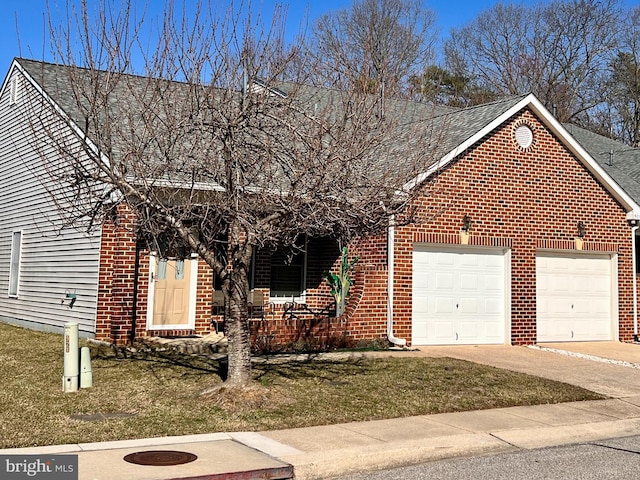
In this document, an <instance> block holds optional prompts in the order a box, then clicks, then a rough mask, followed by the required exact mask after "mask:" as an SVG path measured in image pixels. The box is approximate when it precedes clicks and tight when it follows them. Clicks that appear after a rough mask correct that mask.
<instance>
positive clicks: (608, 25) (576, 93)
mask: <svg viewBox="0 0 640 480" xmlns="http://www.w3.org/2000/svg"><path fill="white" fill-rule="evenodd" d="M620 15H621V10H620V7H619V2H618V1H617V0H604V1H601V0H571V1H568V2H567V1H553V2H551V3H548V4H538V5H536V6H531V7H527V6H524V5H516V4H508V5H504V4H502V3H498V4H496V5H495V6H493V7H492V8H490V9H489V10H487V11H485V12H483V13H481V14H480V15H479V16H478V18H476V19H475V20H474V21H473V22H471V23H470V24H468V25H467V26H465V27H462V28H460V29H458V30H454V31H453V32H452V35H451V38H450V40H449V41H448V42H447V44H446V46H445V55H446V59H447V65H448V67H449V68H450V69H451V70H452V71H453V72H454V73H457V74H461V75H463V76H465V77H469V78H471V79H473V80H474V81H475V82H477V83H478V84H479V85H481V86H483V87H484V88H486V89H488V90H492V91H495V92H496V93H499V94H510V95H514V94H523V93H528V92H533V93H535V94H536V96H538V98H540V100H541V101H542V102H543V103H544V104H545V105H546V106H547V107H548V108H549V109H554V110H555V111H556V112H557V116H558V118H559V119H560V120H561V121H580V122H582V123H588V122H589V118H588V112H589V110H590V109H592V108H593V107H595V106H597V105H599V104H600V103H602V100H603V94H604V91H603V85H604V75H605V73H606V66H607V63H608V62H609V60H610V59H611V56H612V54H613V52H614V51H615V47H616V42H617V38H616V34H617V26H618V19H619V17H620Z"/></svg>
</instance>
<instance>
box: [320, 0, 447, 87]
mask: <svg viewBox="0 0 640 480" xmlns="http://www.w3.org/2000/svg"><path fill="white" fill-rule="evenodd" d="M422 3H423V2H421V1H418V0H355V1H354V3H353V4H352V6H351V7H350V8H349V9H342V10H338V11H335V12H332V13H328V14H325V15H323V16H322V17H320V18H319V19H318V20H317V22H316V24H315V27H314V35H313V45H312V52H313V55H314V56H315V58H316V67H317V68H316V74H317V75H318V76H319V80H320V81H321V82H323V83H325V84H326V83H329V84H334V83H335V84H338V85H342V86H349V87H352V88H353V87H355V88H358V89H359V90H360V91H363V92H367V93H372V92H375V91H377V90H378V89H379V88H380V85H384V87H385V89H386V94H388V95H398V94H399V93H402V92H406V90H407V87H408V78H409V76H410V75H411V74H415V73H416V72H419V71H420V70H422V69H424V68H425V67H426V65H428V63H429V62H431V61H432V60H433V43H434V39H435V36H434V33H435V30H434V22H435V15H434V14H433V12H432V11H430V10H428V9H425V8H424V7H423V5H422ZM318 67H319V68H318Z"/></svg>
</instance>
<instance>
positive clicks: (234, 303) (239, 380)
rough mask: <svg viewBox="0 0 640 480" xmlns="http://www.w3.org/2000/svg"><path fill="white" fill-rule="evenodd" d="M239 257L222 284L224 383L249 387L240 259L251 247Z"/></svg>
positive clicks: (245, 285)
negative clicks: (226, 365)
mask: <svg viewBox="0 0 640 480" xmlns="http://www.w3.org/2000/svg"><path fill="white" fill-rule="evenodd" d="M242 250H244V251H243V252H242V254H241V255H238V258H234V259H233V260H234V266H233V270H232V271H231V272H230V273H229V275H228V276H227V277H226V279H225V281H224V282H223V292H224V296H225V303H226V305H227V306H226V312H225V313H226V319H225V324H226V326H225V330H226V335H227V337H228V342H229V344H228V345H229V346H228V359H229V373H228V376H227V380H226V382H227V383H228V384H233V385H240V386H243V385H248V384H249V383H250V382H251V337H250V331H249V305H248V297H249V275H248V273H249V269H248V263H247V262H244V261H243V260H242V259H243V258H244V257H246V256H247V255H248V258H251V252H250V251H249V253H248V254H247V252H246V250H250V247H248V246H245V248H243V249H242Z"/></svg>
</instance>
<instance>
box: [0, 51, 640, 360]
mask: <svg viewBox="0 0 640 480" xmlns="http://www.w3.org/2000/svg"><path fill="white" fill-rule="evenodd" d="M56 68H58V67H56V66H52V65H46V64H44V66H43V64H40V63H39V62H32V61H26V60H16V61H14V63H13V64H12V66H11V69H10V71H9V73H8V75H7V77H6V78H5V81H4V83H3V85H2V90H0V119H2V120H0V121H2V122H3V126H2V128H1V129H0V182H1V183H0V184H1V185H2V187H3V192H5V194H4V196H3V199H2V200H0V224H2V225H3V227H4V228H3V230H2V231H0V292H2V291H4V292H7V293H6V294H1V293H0V320H3V321H7V322H12V323H18V324H21V325H27V326H32V327H36V328H43V329H50V330H60V329H61V328H62V327H63V325H64V323H65V322H69V321H75V322H78V324H79V326H80V331H81V332H82V333H83V334H84V335H86V336H91V337H95V338H96V339H98V340H104V341H107V342H125V341H128V340H130V339H133V338H143V337H147V336H152V335H166V336H181V335H206V334H208V333H210V332H211V331H213V330H215V329H216V328H218V327H219V325H221V324H222V322H223V321H224V316H223V314H222V311H221V309H220V308H219V307H220V303H219V302H220V297H219V292H217V290H216V285H215V281H214V279H213V275H212V272H211V270H210V269H209V267H208V266H207V265H206V264H205V263H204V262H203V261H202V260H199V259H198V258H197V257H195V256H192V257H188V258H186V259H183V260H180V259H178V260H176V259H163V258H161V256H158V255H156V254H154V253H153V252H150V251H148V250H147V249H146V247H144V245H141V244H140V242H138V241H137V240H136V238H135V236H134V235H133V234H132V233H131V229H127V228H124V227H126V225H122V224H120V225H119V226H115V225H112V224H104V225H102V226H101V228H100V229H99V230H98V231H95V232H92V233H91V234H84V235H83V234H80V233H79V232H68V233H63V234H62V235H53V234H52V232H53V230H52V227H50V226H47V225H48V224H47V222H45V221H44V220H42V219H44V218H46V217H48V216H51V215H54V210H53V206H52V205H51V202H50V200H48V198H49V195H48V192H47V191H46V189H45V188H44V187H43V186H42V185H41V184H40V183H39V182H38V181H37V180H35V179H33V178H32V177H33V172H34V171H35V170H36V169H37V167H36V164H37V158H36V157H37V156H36V154H35V153H34V152H33V146H32V145H33V142H34V139H33V138H31V139H26V140H25V139H24V137H25V132H26V131H27V130H28V128H26V126H25V123H24V122H26V120H25V119H23V118H21V116H20V112H21V110H20V108H19V106H20V95H21V94H22V95H27V94H28V95H33V94H40V95H45V96H49V97H48V98H49V100H50V101H51V103H52V104H53V105H54V106H55V107H56V108H60V109H62V110H65V109H66V108H67V107H66V105H65V98H63V96H58V97H53V96H52V95H50V94H49V93H48V92H47V91H46V89H45V88H44V87H43V86H42V85H40V84H39V83H38V81H36V78H38V76H37V71H40V72H41V71H42V70H43V69H44V70H46V71H47V73H48V74H49V75H54V76H55V71H56ZM20 92H22V93H20ZM432 121H433V123H434V124H435V126H436V127H437V128H439V129H440V130H441V131H446V138H444V139H443V145H442V151H443V152H445V153H444V154H443V156H442V158H440V159H439V161H438V162H437V163H436V164H435V165H434V166H433V168H432V169H431V170H430V171H428V172H425V173H424V174H423V175H421V176H419V177H417V178H415V179H414V180H413V181H412V182H411V183H410V184H409V185H408V187H410V188H418V189H421V191H423V192H424V195H423V196H421V197H420V200H419V201H417V202H416V203H415V205H413V208H412V209H411V212H412V216H411V219H412V221H411V222H409V223H405V222H398V223H396V224H394V223H393V222H390V227H389V230H388V232H387V234H386V235H381V236H378V237H371V238H365V239H361V240H359V241H358V242H355V243H354V244H353V245H351V246H350V252H351V254H353V255H360V257H361V258H360V261H359V262H358V267H357V270H356V272H355V285H354V287H353V289H352V293H351V296H350V299H349V304H348V308H347V312H346V313H345V315H343V316H342V317H341V318H339V319H335V318H332V317H331V315H329V314H327V312H328V309H329V308H330V306H331V302H332V300H331V297H330V296H329V294H328V288H327V286H326V285H325V283H324V282H323V279H322V272H323V271H324V270H327V269H329V268H331V267H332V266H335V263H336V261H337V258H338V255H339V250H338V248H337V245H335V243H334V242H333V241H332V240H331V239H323V238H310V239H307V240H306V244H305V245H304V248H303V253H300V254H298V255H295V256H293V258H291V257H289V258H287V261H285V257H286V255H284V254H283V253H282V252H278V251H276V252H258V253H257V254H256V257H255V262H254V266H253V271H252V276H251V288H252V290H253V293H252V299H251V300H252V304H253V305H254V306H255V309H253V310H252V311H253V313H254V314H253V315H252V316H253V318H252V334H253V341H254V345H255V346H256V348H259V349H271V348H277V346H279V345H284V344H288V343H291V342H301V341H303V342H307V343H310V344H312V345H314V344H316V345H317V344H320V343H322V342H324V343H325V344H327V343H330V342H339V341H342V342H347V343H348V342H353V341H358V340H372V339H385V340H388V341H390V342H391V343H393V344H397V345H434V344H485V343H489V344H504V343H511V344H533V343H536V342H552V341H572V340H574V341H581V340H582V341H585V340H621V341H627V342H629V341H633V340H634V336H635V335H637V314H636V312H637V302H636V295H635V294H634V292H635V290H634V289H635V287H636V277H635V275H634V255H633V254H632V253H633V248H634V245H635V237H634V236H633V235H634V234H635V232H636V225H637V221H638V219H640V207H639V206H638V204H637V203H636V201H635V200H634V198H638V197H637V196H634V195H632V194H630V193H629V192H628V191H627V189H626V188H625V189H623V188H622V187H621V186H620V185H624V182H623V180H624V179H625V178H627V176H625V175H627V174H626V173H621V174H620V175H619V176H618V178H616V180H617V181H618V183H616V181H614V180H613V179H612V178H611V177H612V174H610V172H608V170H607V168H606V167H604V166H603V165H602V164H601V162H600V159H596V158H595V157H596V155H595V154H593V153H592V154H590V153H589V151H591V152H595V151H596V150H594V148H596V147H595V146H593V145H592V144H589V143H588V142H586V141H585V143H584V144H582V143H579V142H578V141H577V140H576V137H574V136H573V135H571V134H570V133H569V131H568V128H569V127H565V126H563V125H561V124H559V123H558V122H557V121H556V120H555V119H554V118H553V116H552V115H551V114H550V113H549V112H548V111H547V110H546V109H545V108H544V107H543V106H542V105H541V104H540V102H539V101H538V100H537V99H536V98H535V96H533V95H526V96H519V97H512V98H507V99H503V100H500V101H496V102H492V103H489V104H486V105H481V106H477V107H472V108H468V109H462V110H450V111H446V112H444V113H442V114H441V115H440V116H438V117H436V118H434V119H433V120H432ZM31 134H32V135H36V134H35V133H31ZM35 141H37V139H35ZM596 144H597V142H596ZM587 145H589V146H591V147H592V148H591V149H589V148H588V147H587ZM407 148H420V145H410V144H409V145H407ZM598 148H599V145H598ZM634 154H637V153H634ZM636 158H638V157H636ZM16 178H19V179H21V180H20V181H19V182H17V181H15V179H16ZM631 183H632V182H631ZM119 208H121V214H122V216H123V217H124V218H129V220H130V222H131V224H133V222H134V221H135V219H134V218H131V216H129V217H127V212H126V209H125V207H124V206H120V207H119ZM43 212H45V214H43ZM171 272H174V273H171ZM167 289H169V290H171V289H175V290H180V291H184V292H185V293H184V296H183V297H181V304H182V305H183V307H184V308H182V311H183V315H182V316H181V317H175V318H173V317H172V318H169V319H168V318H167V317H166V311H165V310H166V308H165V304H164V303H163V299H165V298H166V291H167ZM172 291H173V290H172Z"/></svg>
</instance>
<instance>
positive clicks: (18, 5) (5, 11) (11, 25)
mask: <svg viewBox="0 0 640 480" xmlns="http://www.w3.org/2000/svg"><path fill="white" fill-rule="evenodd" d="M98 1H99V0H88V2H89V4H90V5H94V6H95V5H97V4H98ZM112 1H113V2H114V3H117V2H119V0H112ZM123 1H124V0H123ZM133 1H134V3H137V4H140V5H147V8H148V10H149V14H150V15H151V16H153V17H155V16H161V14H162V11H163V6H164V4H165V1H164V0H133ZM182 1H184V2H186V3H187V4H191V3H192V2H194V1H195V0H176V2H177V3H176V4H177V5H181V4H182ZM218 1H221V2H222V3H228V2H226V0H218ZM240 1H241V0H236V1H235V4H238V3H239V2H240ZM246 1H247V0H245V2H246ZM276 1H277V0H250V2H251V4H252V5H253V7H254V9H255V8H258V9H261V11H262V14H263V16H264V17H266V18H270V17H271V15H272V14H273V8H274V3H276ZM523 1H525V0H523ZM507 2H508V0H506V2H505V3H507ZM78 3H79V0H0V6H2V7H3V8H2V15H0V72H6V71H7V70H8V69H9V66H10V64H11V60H12V59H13V58H14V57H17V56H22V57H26V58H33V59H36V60H43V59H44V60H47V61H50V60H51V55H50V53H49V52H50V49H49V47H48V38H49V36H48V33H47V29H46V28H45V26H46V18H47V14H46V12H47V4H48V5H49V7H50V10H51V11H52V12H54V14H55V12H57V11H63V12H64V10H65V8H66V5H67V4H72V5H73V4H76V5H77V4H78ZM278 3H280V4H283V5H286V6H287V34H289V35H293V34H295V33H296V32H297V31H299V28H300V26H301V24H302V23H304V22H305V21H306V22H307V23H313V21H314V20H315V19H316V18H318V17H319V16H320V15H322V14H323V13H326V12H329V11H332V10H337V9H340V8H345V7H348V6H349V5H350V4H351V0H279V1H278ZM423 3H424V5H425V6H426V7H427V8H429V9H431V10H432V11H434V12H435V13H436V17H437V28H438V30H439V37H440V39H443V38H446V37H447V35H448V32H449V31H450V29H451V28H457V27H461V26H463V25H465V24H466V23H468V22H470V21H471V20H473V19H474V18H475V17H476V16H477V15H478V14H479V13H480V12H482V11H484V10H486V9H488V8H489V7H490V6H492V5H494V4H495V3H498V0H424V2H423ZM623 3H624V4H625V5H627V6H631V5H635V4H637V0H624V1H623ZM54 17H55V15H54ZM54 22H55V19H54ZM3 76H4V75H2V74H1V73H0V78H3Z"/></svg>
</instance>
